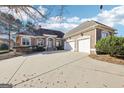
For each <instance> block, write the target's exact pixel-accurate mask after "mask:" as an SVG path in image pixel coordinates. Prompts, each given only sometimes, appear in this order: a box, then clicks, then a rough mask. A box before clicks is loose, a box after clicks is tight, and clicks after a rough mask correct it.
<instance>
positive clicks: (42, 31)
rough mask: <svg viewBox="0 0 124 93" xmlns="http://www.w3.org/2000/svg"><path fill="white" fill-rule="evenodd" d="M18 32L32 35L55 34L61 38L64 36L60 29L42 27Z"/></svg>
mask: <svg viewBox="0 0 124 93" xmlns="http://www.w3.org/2000/svg"><path fill="white" fill-rule="evenodd" d="M18 34H22V35H34V36H43V34H48V35H57V37H58V38H62V37H63V36H64V33H63V32H61V31H56V30H50V29H43V28H41V29H38V30H33V31H25V32H20V33H18Z"/></svg>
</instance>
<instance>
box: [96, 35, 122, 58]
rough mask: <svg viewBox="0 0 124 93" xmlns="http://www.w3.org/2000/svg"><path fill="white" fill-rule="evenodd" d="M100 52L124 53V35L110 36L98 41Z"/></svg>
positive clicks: (114, 54)
mask: <svg viewBox="0 0 124 93" xmlns="http://www.w3.org/2000/svg"><path fill="white" fill-rule="evenodd" d="M96 51H97V53H98V54H110V55H111V56H118V55H124V37H116V36H108V37H106V38H103V39H101V40H99V41H98V42H97V43H96Z"/></svg>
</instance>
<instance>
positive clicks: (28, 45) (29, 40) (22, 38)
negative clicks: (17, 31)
mask: <svg viewBox="0 0 124 93" xmlns="http://www.w3.org/2000/svg"><path fill="white" fill-rule="evenodd" d="M24 38H26V39H28V40H29V45H24V44H23V39H24ZM21 45H22V46H30V45H31V38H30V37H22V38H21Z"/></svg>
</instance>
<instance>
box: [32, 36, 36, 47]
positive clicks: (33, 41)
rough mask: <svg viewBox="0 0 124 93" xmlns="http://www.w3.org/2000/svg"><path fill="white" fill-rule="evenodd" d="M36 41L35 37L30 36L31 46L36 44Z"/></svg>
mask: <svg viewBox="0 0 124 93" xmlns="http://www.w3.org/2000/svg"><path fill="white" fill-rule="evenodd" d="M36 41H37V40H36V38H32V37H31V45H32V46H34V45H36Z"/></svg>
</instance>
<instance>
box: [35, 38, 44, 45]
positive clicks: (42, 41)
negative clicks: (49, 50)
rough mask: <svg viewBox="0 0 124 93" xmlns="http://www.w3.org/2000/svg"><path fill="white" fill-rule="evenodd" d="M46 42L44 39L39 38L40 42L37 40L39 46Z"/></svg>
mask: <svg viewBox="0 0 124 93" xmlns="http://www.w3.org/2000/svg"><path fill="white" fill-rule="evenodd" d="M44 43H45V41H44V39H39V40H38V42H37V44H38V45H39V46H43V45H44Z"/></svg>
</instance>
